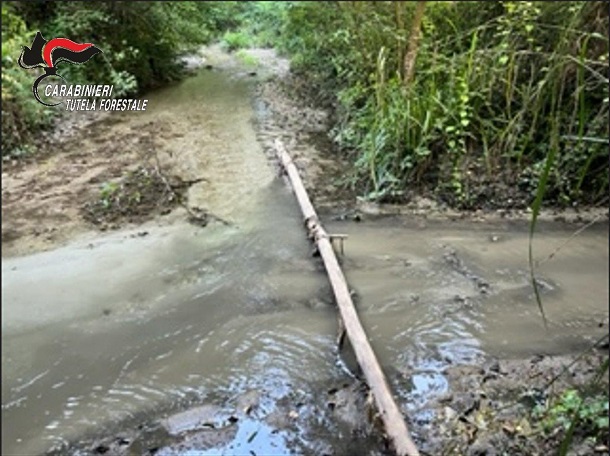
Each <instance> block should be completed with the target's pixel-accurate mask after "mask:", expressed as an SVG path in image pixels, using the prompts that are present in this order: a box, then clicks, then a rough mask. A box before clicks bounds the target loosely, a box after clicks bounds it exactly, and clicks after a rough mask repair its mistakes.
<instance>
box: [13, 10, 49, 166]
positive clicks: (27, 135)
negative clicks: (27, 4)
mask: <svg viewBox="0 0 610 456" xmlns="http://www.w3.org/2000/svg"><path fill="white" fill-rule="evenodd" d="M34 35H35V32H34V31H32V30H30V29H29V28H28V27H27V26H26V24H25V22H24V21H23V19H22V18H21V17H19V16H18V15H17V14H16V12H15V9H14V5H12V4H8V3H3V4H2V150H3V154H7V153H10V154H11V155H13V156H21V155H27V154H28V153H30V152H31V150H32V147H31V146H29V145H28V142H29V141H31V139H32V131H33V130H35V129H38V128H40V127H44V126H45V125H48V124H49V122H50V120H51V114H50V113H49V110H48V109H46V108H45V107H44V106H43V105H41V104H40V103H38V102H37V101H36V100H35V99H34V97H33V96H32V82H33V77H32V71H25V70H23V69H22V68H21V67H20V66H19V65H18V64H17V59H18V58H19V55H20V54H21V46H23V44H25V43H27V44H29V43H31V41H32V40H33V39H34Z"/></svg>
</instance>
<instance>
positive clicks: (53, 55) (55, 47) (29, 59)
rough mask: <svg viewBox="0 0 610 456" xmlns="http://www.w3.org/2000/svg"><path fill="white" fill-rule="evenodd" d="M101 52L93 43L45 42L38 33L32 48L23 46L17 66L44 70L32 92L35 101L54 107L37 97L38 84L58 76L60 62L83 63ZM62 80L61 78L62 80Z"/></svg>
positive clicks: (64, 40)
mask: <svg viewBox="0 0 610 456" xmlns="http://www.w3.org/2000/svg"><path fill="white" fill-rule="evenodd" d="M100 52H102V50H101V49H100V48H98V47H96V46H95V45H94V44H93V43H76V42H74V41H72V40H69V39H67V38H53V39H52V40H50V41H47V40H45V39H44V38H43V36H42V34H41V33H40V32H38V33H36V37H35V38H34V41H33V42H32V47H31V48H29V47H27V46H23V51H22V52H21V55H20V56H19V65H20V66H21V68H25V69H29V68H38V67H41V68H44V69H45V73H44V74H43V75H42V76H40V77H39V78H38V79H36V81H35V82H34V85H33V86H32V92H34V96H35V97H36V99H37V100H38V101H39V102H40V103H42V104H43V105H46V106H55V105H58V104H59V102H58V103H55V104H48V103H45V102H44V101H42V100H41V99H40V97H39V96H38V84H40V82H41V81H42V80H43V79H44V78H46V77H49V76H59V77H60V78H62V77H61V75H59V74H57V67H56V65H57V64H58V63H60V62H69V63H75V64H81V63H85V62H86V61H87V60H89V59H90V58H91V57H93V56H94V55H95V54H98V53H100ZM62 79H63V78H62Z"/></svg>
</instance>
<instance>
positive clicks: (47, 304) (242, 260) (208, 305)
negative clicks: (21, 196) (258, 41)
mask: <svg viewBox="0 0 610 456" xmlns="http://www.w3.org/2000/svg"><path fill="white" fill-rule="evenodd" d="M256 83H257V79H256V78H255V77H252V76H251V75H250V74H249V73H248V72H242V73H239V74H236V72H235V71H234V70H233V69H231V68H228V69H227V68H224V69H223V68H222V66H221V65H217V68H216V67H213V68H211V69H209V68H208V69H206V68H202V69H200V70H199V71H197V72H196V74H194V75H193V76H191V77H190V78H188V79H186V80H184V81H183V82H181V83H179V84H176V85H174V86H172V87H168V88H165V89H162V90H159V91H157V92H155V93H151V94H150V95H149V96H148V99H149V107H148V109H147V111H146V112H145V113H127V114H117V115H120V121H117V119H113V118H106V119H105V120H104V119H102V120H100V121H99V122H98V123H96V128H97V129H98V131H99V132H103V133H100V134H103V136H104V137H105V138H107V139H106V140H107V141H111V140H112V138H127V137H129V134H130V132H135V131H137V130H138V129H139V128H141V127H142V126H143V125H152V126H153V129H152V130H153V131H155V132H158V135H157V137H156V143H155V144H156V146H157V147H158V148H159V151H160V153H162V154H163V157H165V158H164V160H165V161H164V163H168V164H170V165H171V166H172V168H173V169H178V170H181V171H180V172H181V173H182V174H183V175H189V176H191V177H193V178H201V179H202V180H201V181H200V182H199V183H197V184H195V185H193V186H191V187H190V188H189V190H188V203H189V204H190V205H192V206H197V207H203V208H205V209H206V210H208V211H210V212H211V213H213V214H215V215H216V216H218V217H219V218H220V219H222V220H225V221H228V223H227V224H223V223H211V224H209V225H208V226H206V227H201V226H197V225H194V224H192V223H188V221H187V220H186V218H185V217H184V214H183V213H182V212H180V210H177V211H176V212H174V213H173V214H170V215H169V216H167V217H165V218H163V217H160V218H157V219H154V220H151V221H148V222H146V223H144V224H139V225H137V226H125V227H122V228H119V229H115V230H111V231H109V232H103V233H101V232H99V231H95V230H93V229H90V230H87V231H85V230H77V232H76V233H75V234H73V235H72V234H71V235H70V237H69V239H66V241H65V242H63V243H62V244H61V245H53V246H50V247H49V246H47V247H48V248H45V249H38V251H34V250H37V249H31V251H28V250H27V249H25V250H24V251H21V252H22V253H21V254H19V252H20V251H19V249H16V250H14V251H15V252H16V254H15V255H13V256H7V257H3V259H2V298H3V306H2V360H3V369H2V422H3V426H2V453H3V454H15V455H26V454H28V455H29V454H44V453H51V454H66V453H71V454H90V452H91V451H93V452H94V453H95V452H97V453H99V454H103V453H108V452H110V453H109V454H114V453H116V452H118V451H119V450H120V451H121V452H124V453H123V454H165V455H167V454H185V452H186V451H187V450H191V451H192V450H198V451H199V452H198V453H197V454H206V455H212V454H227V455H230V454H255V455H262V454H385V452H386V449H385V447H384V446H383V442H382V440H381V438H380V433H379V430H378V429H376V428H375V427H374V426H372V425H371V424H370V420H368V419H366V417H365V414H366V410H367V405H366V403H365V396H366V395H365V392H362V391H360V390H359V389H358V388H359V387H358V386H357V385H358V382H355V381H354V377H357V376H358V372H357V371H358V368H357V366H356V365H355V364H354V363H353V360H352V359H350V355H349V353H342V354H338V353H337V350H336V346H335V337H336V309H335V307H334V303H333V298H332V294H331V290H330V287H329V285H328V282H327V279H326V276H325V274H324V270H323V267H322V265H321V263H320V261H319V259H318V258H316V257H314V256H313V255H312V246H311V245H310V244H309V241H308V240H307V239H306V236H305V232H304V229H303V224H302V218H301V214H300V212H299V210H298V207H297V204H296V201H295V199H294V197H293V195H292V194H291V191H290V188H289V187H288V186H287V185H286V182H285V180H284V179H283V178H282V177H281V174H280V173H278V169H277V166H276V164H275V163H274V162H273V160H272V158H271V157H270V155H269V153H268V151H266V149H265V145H264V144H263V143H262V142H261V140H260V134H259V133H260V132H258V131H257V127H256V122H257V121H258V122H260V121H261V119H260V117H261V116H265V115H267V114H266V113H265V109H264V108H261V105H260V100H258V101H257V100H256V99H254V98H253V94H254V88H255V86H256ZM76 138H77V140H75V141H73V142H72V143H71V144H72V146H70V147H85V148H87V147H93V146H92V144H91V143H87V142H86V141H85V139H83V140H82V141H80V142H79V141H78V135H77V136H76ZM133 147H134V148H135V147H137V144H136V145H133ZM306 147H307V148H312V147H314V146H313V145H311V144H308V145H306ZM300 150H303V149H300ZM85 152H86V150H85ZM119 152H120V151H118V152H117V153H119ZM322 218H323V220H322V221H323V223H324V224H325V226H326V228H327V230H328V231H329V232H331V233H340V234H347V235H348V238H347V240H346V241H345V245H344V252H343V254H340V255H339V256H340V261H341V263H342V266H343V268H344V271H345V273H346V277H347V279H348V282H349V284H350V287H351V288H352V290H353V294H354V297H355V301H356V305H357V309H358V312H359V314H360V315H361V318H362V321H363V325H364V327H365V329H366V331H367V333H368V335H369V337H370V340H371V344H372V346H373V348H374V349H375V351H376V353H377V354H378V356H379V360H380V362H381V364H382V366H383V368H384V370H385V372H386V374H387V376H388V379H389V382H390V384H391V386H392V388H393V390H394V392H395V394H396V397H397V398H398V401H399V404H400V406H401V408H402V410H403V412H404V413H405V414H406V415H407V416H408V417H411V418H413V422H414V423H413V424H414V425H415V427H414V431H415V435H416V440H418V441H419V442H422V441H425V440H426V436H425V435H424V434H423V433H422V429H423V427H421V426H418V424H417V423H425V422H426V417H427V413H426V404H427V403H428V402H429V401H430V400H431V399H432V398H433V397H435V396H441V395H446V394H447V393H449V392H450V384H449V382H448V380H447V377H446V375H445V369H447V368H448V367H451V366H456V365H462V364H465V365H476V364H479V363H483V362H484V361H485V360H486V359H489V358H490V357H498V358H503V359H513V358H527V357H530V356H534V355H540V354H544V355H564V354H573V353H577V352H578V351H579V350H581V349H583V348H584V347H586V346H587V344H590V343H591V342H592V341H594V340H595V339H597V338H598V337H600V336H601V335H603V334H604V333H607V331H608V307H607V303H608V272H609V271H608V224H607V223H606V222H601V223H598V224H594V225H592V226H591V227H589V228H588V229H587V230H585V231H584V232H583V233H581V234H580V235H578V236H576V237H573V238H571V235H572V233H573V232H574V231H575V230H576V229H577V228H575V226H574V225H572V224H566V223H560V222H545V223H542V224H540V225H539V227H538V230H537V231H538V234H537V235H536V240H535V257H536V259H537V261H538V263H537V277H538V283H539V287H540V290H541V296H542V300H543V303H544V307H545V310H546V317H547V318H548V329H545V325H544V323H543V320H542V318H541V315H540V313H539V309H538V306H537V304H536V301H535V299H534V295H533V290H532V287H531V282H530V276H529V266H528V262H527V249H528V228H529V227H528V224H527V222H526V221H523V220H521V221H519V220H505V221H495V222H477V221H472V220H454V221H447V220H436V221H435V220H426V219H425V218H421V217H420V218H413V217H409V216H404V215H403V216H373V215H359V216H358V217H353V218H352V217H348V218H345V217H342V216H341V215H340V214H339V213H338V212H333V211H325V213H324V215H323V217H322ZM58 226H59V227H60V228H59V229H61V224H59V225H58ZM568 240H569V242H568V243H567V244H565V243H566V241H568ZM558 249H559V250H558ZM348 351H349V350H347V352H348ZM106 436H112V437H111V438H106ZM129 452H131V453H129ZM188 454H194V453H188Z"/></svg>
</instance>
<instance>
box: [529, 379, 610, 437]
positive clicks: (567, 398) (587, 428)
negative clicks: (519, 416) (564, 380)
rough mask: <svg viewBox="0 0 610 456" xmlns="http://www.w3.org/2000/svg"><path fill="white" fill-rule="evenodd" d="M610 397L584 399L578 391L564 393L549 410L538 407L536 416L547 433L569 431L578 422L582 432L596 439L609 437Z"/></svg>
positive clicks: (572, 390) (598, 396) (570, 390)
mask: <svg viewBox="0 0 610 456" xmlns="http://www.w3.org/2000/svg"><path fill="white" fill-rule="evenodd" d="M608 411H609V410H608V396H607V395H603V394H601V395H595V396H588V397H584V396H583V395H582V394H581V393H580V392H579V391H578V390H575V389H568V390H566V391H564V392H563V393H562V394H561V396H559V397H558V398H557V399H556V400H555V401H554V402H553V403H552V404H551V405H550V406H549V407H548V408H544V407H538V408H537V409H536V410H535V415H536V416H538V417H539V418H540V419H541V421H540V423H541V426H542V429H543V430H544V431H545V432H553V431H555V430H556V429H557V428H560V429H563V431H567V430H568V428H569V427H570V426H571V425H572V423H573V422H574V420H577V423H578V426H579V428H580V431H581V432H582V433H583V434H585V435H589V436H592V437H594V438H596V439H604V438H606V437H607V436H608V430H609V424H608Z"/></svg>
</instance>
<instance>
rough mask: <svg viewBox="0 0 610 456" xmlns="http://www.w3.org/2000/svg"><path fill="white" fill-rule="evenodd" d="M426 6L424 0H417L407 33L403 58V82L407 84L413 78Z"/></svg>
mask: <svg viewBox="0 0 610 456" xmlns="http://www.w3.org/2000/svg"><path fill="white" fill-rule="evenodd" d="M425 8H426V2H425V1H419V2H417V6H416V7H415V16H414V17H413V23H412V24H411V34H410V35H409V44H408V48H407V53H406V54H405V60H404V73H403V82H404V84H405V86H408V85H409V84H410V83H411V79H413V74H414V72H415V60H416V59H417V51H418V50H419V40H420V39H421V22H422V19H423V18H424V10H425Z"/></svg>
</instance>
